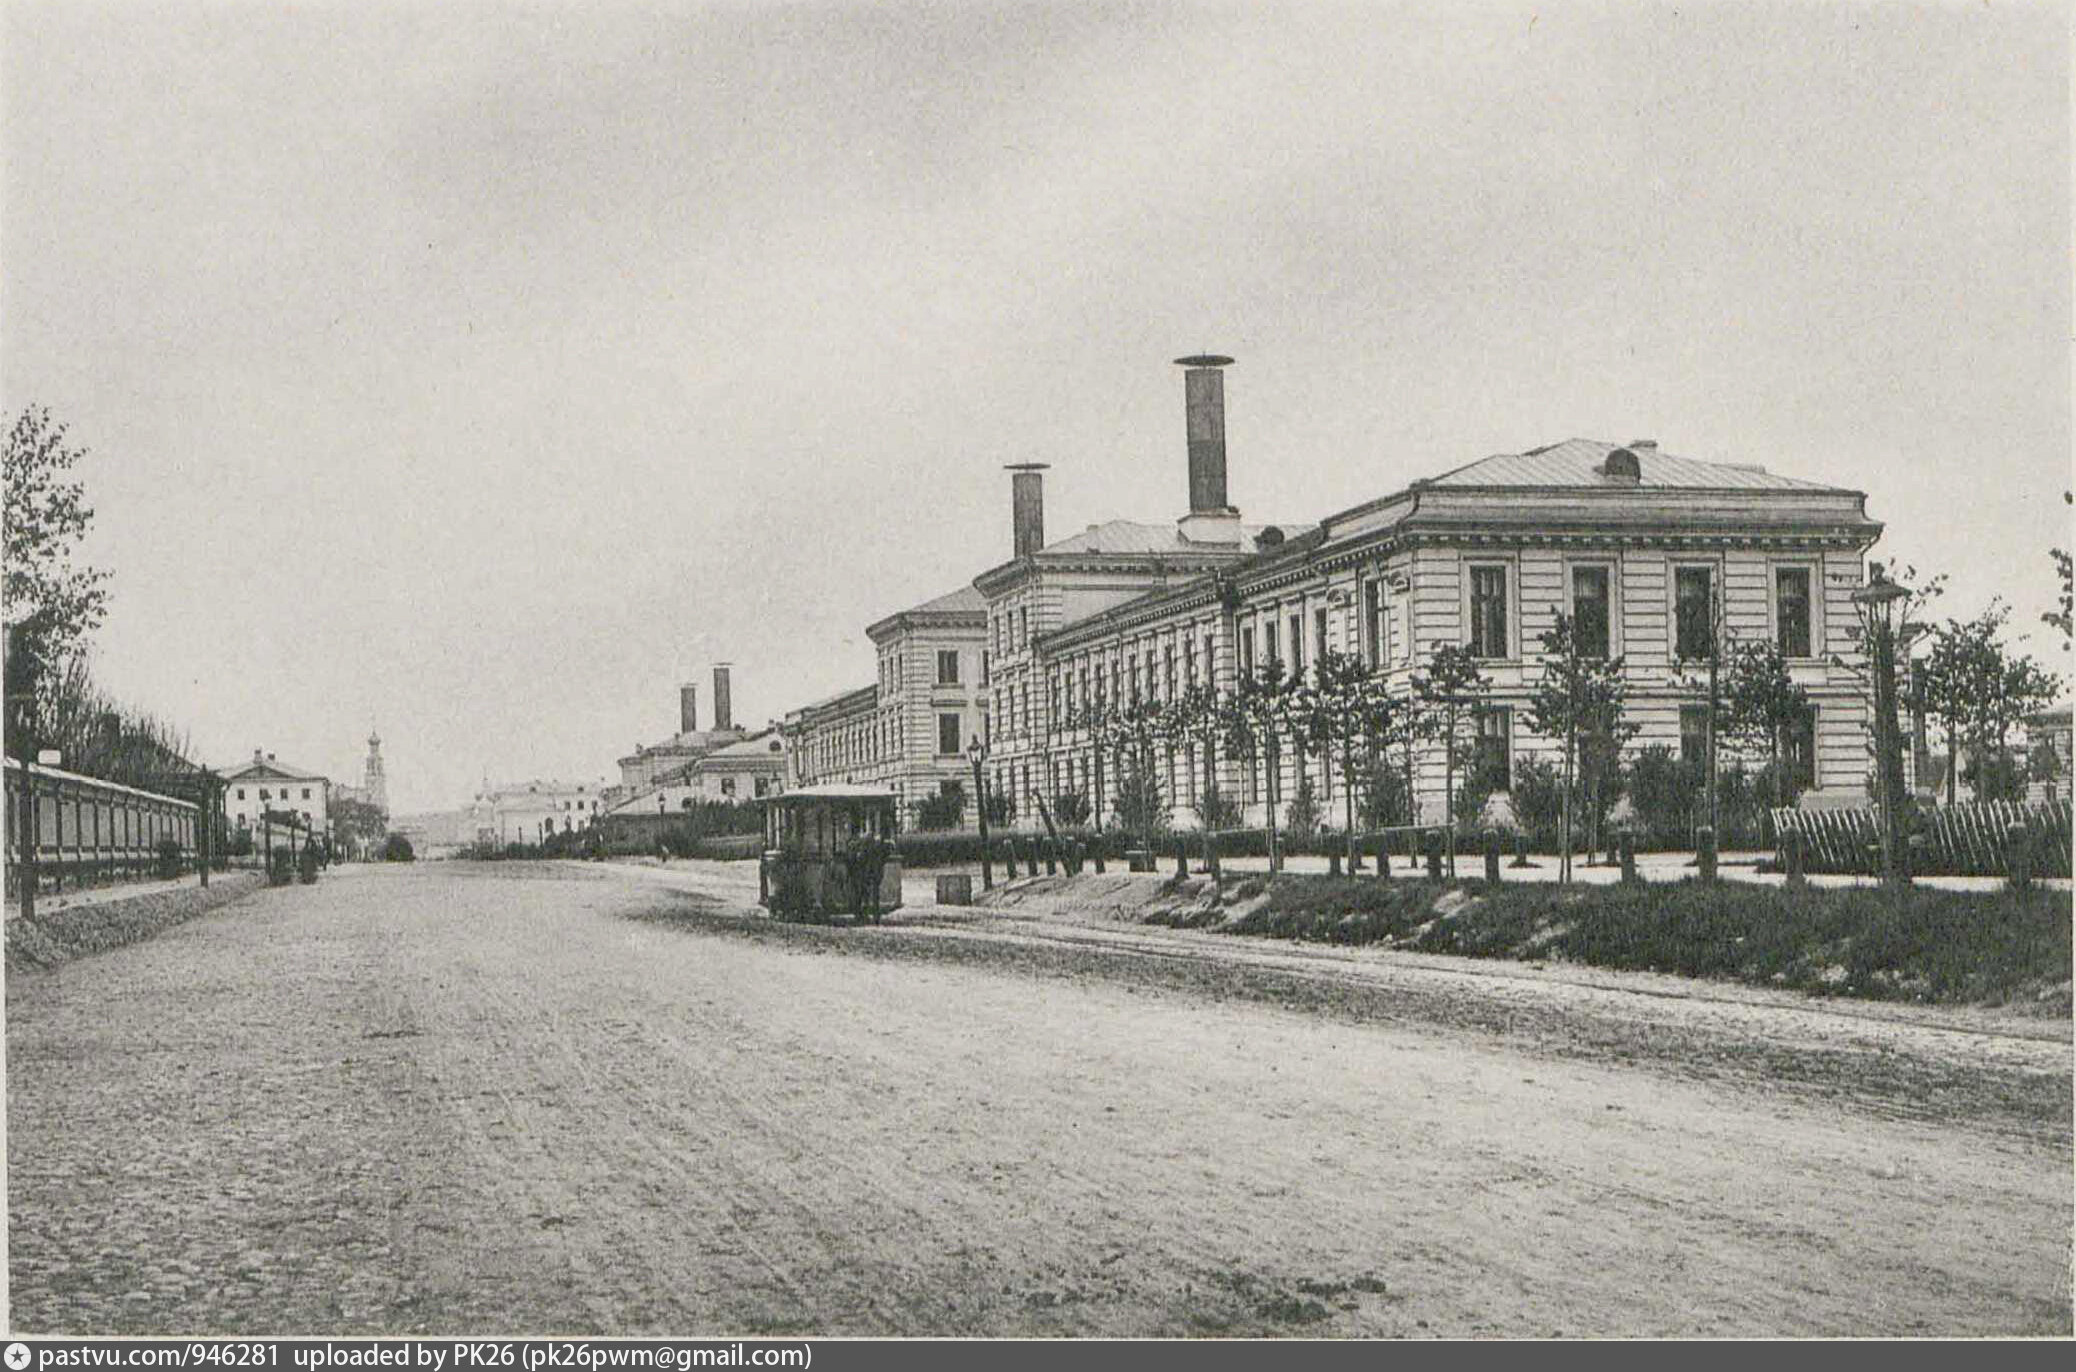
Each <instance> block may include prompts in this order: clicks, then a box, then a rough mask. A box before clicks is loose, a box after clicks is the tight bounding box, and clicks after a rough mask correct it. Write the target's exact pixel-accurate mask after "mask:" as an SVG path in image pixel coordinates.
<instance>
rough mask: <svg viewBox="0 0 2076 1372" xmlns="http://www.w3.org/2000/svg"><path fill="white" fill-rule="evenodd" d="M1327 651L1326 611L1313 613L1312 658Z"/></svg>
mask: <svg viewBox="0 0 2076 1372" xmlns="http://www.w3.org/2000/svg"><path fill="white" fill-rule="evenodd" d="M1325 651H1326V611H1325V610H1315V611H1313V612H1312V656H1314V657H1318V656H1319V655H1320V654H1322V653H1324V652H1325Z"/></svg>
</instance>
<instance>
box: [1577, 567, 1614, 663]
mask: <svg viewBox="0 0 2076 1372" xmlns="http://www.w3.org/2000/svg"><path fill="white" fill-rule="evenodd" d="M1571 622H1572V636H1573V641H1574V642H1576V643H1577V644H1578V648H1579V656H1580V657H1599V658H1604V657H1607V656H1609V655H1610V649H1609V637H1610V636H1609V632H1608V627H1609V623H1610V616H1609V613H1608V569H1607V568H1605V567H1574V568H1572V569H1571Z"/></svg>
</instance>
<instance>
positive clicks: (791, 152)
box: [0, 0, 2071, 809]
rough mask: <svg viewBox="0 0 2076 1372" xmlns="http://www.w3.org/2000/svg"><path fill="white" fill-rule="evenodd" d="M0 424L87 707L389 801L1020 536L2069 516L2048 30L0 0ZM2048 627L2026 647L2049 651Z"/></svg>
mask: <svg viewBox="0 0 2076 1372" xmlns="http://www.w3.org/2000/svg"><path fill="white" fill-rule="evenodd" d="M4 32H5V40H6V42H5V67H4V78H5V97H4V99H5V107H4V134H0V137H4V140H5V141H4V153H5V183H4V196H5V198H4V210H0V273H4V278H0V287H4V296H0V399H4V401H5V403H6V406H7V408H8V410H9V411H10V412H11V411H14V410H18V409H19V408H20V407H21V406H23V405H24V404H28V403H32V402H33V403H38V404H44V405H48V406H49V407H50V408H51V409H52V411H53V412H54V413H55V415H56V416H57V417H59V418H60V419H62V420H64V421H66V422H67V423H69V424H70V426H71V430H72V436H73V438H74V439H75V440H77V441H78V442H81V443H83V444H85V445H86V446H87V447H88V448H90V449H91V450H92V457H91V459H90V460H89V462H88V464H87V465H86V468H85V472H84V474H85V477H86V480H87V481H88V483H89V487H90V490H91V493H92V497H93V501H94V504H95V506H96V507H97V517H96V524H95V530H94V535H93V539H92V542H91V545H90V549H91V554H92V557H93V558H94V560H96V561H97V562H98V563H100V564H101V565H103V566H106V567H108V568H110V569H111V570H112V571H113V572H114V574H115V582H114V601H113V605H112V609H111V613H110V615H109V618H108V622H107V625H106V627H105V628H104V629H103V631H102V633H101V635H100V638H99V644H100V648H99V664H100V670H101V673H102V676H103V677H104V679H105V680H106V682H107V684H109V685H110V686H111V687H112V688H114V689H115V690H116V691H118V692H119V693H121V694H122V695H123V696H125V697H126V698H128V699H130V700H132V701H134V702H135V703H137V704H140V705H143V706H146V707H148V708H150V709H152V710H155V711H158V712H160V713H163V714H165V715H168V716H170V717H172V718H173V719H175V720H177V721H179V722H181V723H184V724H185V725H186V726H187V727H188V728H189V729H190V731H191V732H192V735H193V738H194V740H195V743H196V744H197V746H198V750H199V751H200V753H201V754H202V755H203V756H204V757H205V758H206V759H207V760H209V761H212V762H222V761H228V760H233V759H235V758H237V757H238V756H240V755H242V754H246V753H249V752H250V750H251V749H252V748H254V747H266V748H269V749H272V750H274V751H276V752H278V753H279V754H280V756H281V757H282V758H283V759H284V760H293V761H295V762H298V763H301V764H302V765H305V766H308V767H311V768H314V769H317V770H321V771H325V772H327V773H328V774H330V775H331V776H332V777H334V778H335V779H344V780H354V779H357V777H358V771H359V765H360V757H361V754H362V752H363V746H362V743H361V740H362V738H363V737H364V735H365V734H366V732H367V727H368V724H369V721H370V719H371V718H373V719H376V720H378V721H379V723H380V726H381V731H382V734H383V737H384V739H385V748H384V752H385V754H386V756H387V758H388V763H389V774H390V779H391V795H392V800H393V802H394V803H395V804H396V805H397V806H398V807H399V808H401V809H418V808H430V807H434V806H444V805H449V804H454V803H457V802H459V801H463V800H465V799H466V798H467V796H468V795H469V793H470V791H471V789H472V787H473V785H474V783H475V781H476V779H477V778H478V777H479V776H480V775H481V774H483V773H484V772H486V771H488V772H490V773H491V774H493V775H494V776H496V777H500V778H507V777H510V778H518V777H526V776H532V775H541V776H548V775H557V776H563V777H571V778H575V777H598V776H612V777H615V778H616V776H617V773H616V772H615V769H614V765H613V762H614V759H615V758H616V757H618V756H619V755H620V754H622V753H624V752H626V751H628V750H629V748H630V747H631V746H632V745H633V744H634V743H635V742H636V741H637V740H638V739H640V740H654V739H656V738H659V737H661V736H663V735H664V734H667V733H668V732H670V731H671V730H672V729H674V728H675V724H676V686H677V683H678V682H679V680H681V679H696V680H698V681H699V682H700V687H701V691H700V695H701V708H702V712H704V711H706V710H708V709H710V705H711V698H712V690H711V684H710V679H709V675H708V668H709V665H710V664H711V663H712V662H714V661H715V660H717V659H721V658H727V659H730V660H732V661H733V662H734V663H735V697H736V710H737V716H738V718H739V719H742V720H747V721H749V722H752V723H758V722H762V721H764V720H765V719H767V718H773V717H776V716H778V715H779V714H781V713H783V712H784V711H785V710H786V709H788V708H790V707H792V706H794V705H797V704H800V703H802V702H804V701H806V700H809V699H812V698H815V697H817V696H821V695H824V694H827V693H829V692H831V691H835V690H838V689H842V688H844V687H847V686H850V685H853V684H863V683H865V682H869V681H870V680H871V679H872V671H873V668H872V657H871V647H870V644H869V642H868V641H867V640H866V638H865V635H864V632H863V630H864V626H865V625H866V624H867V623H869V622H870V621H871V620H873V619H875V618H877V617H879V616H881V615H883V614H886V613H888V612H890V611H893V610H896V609H899V608H902V607H904V606H906V605H909V604H912V603H915V602H917V601H920V600H923V599H926V598H929V597H932V596H935V595H939V594H942V593H943V592H945V591H948V590H951V589H952V588H954V587H957V586H959V585H962V584H964V583H966V582H968V581H969V580H970V579H971V578H972V577H973V576H974V575H975V574H976V573H977V572H979V571H981V570H982V569H984V568H985V567H988V566H991V565H993V564H995V563H997V562H1000V561H1002V560H1004V559H1005V558H1006V557H1007V555H1008V552H1009V542H1010V530H1009V489H1008V478H1007V476H1006V475H1005V474H1004V473H1003V472H1002V471H1001V470H1000V468H1001V465H1002V464H1003V463H1006V462H1020V461H1033V460H1037V461H1045V462H1050V463H1051V464H1052V471H1051V472H1050V473H1049V474H1048V484H1047V490H1046V498H1047V511H1046V518H1047V529H1048V531H1049V533H1050V534H1051V536H1053V537H1059V536H1061V535H1063V534H1065V533H1068V532H1072V531H1073V530H1075V529H1078V528H1080V527H1081V526H1082V525H1084V524H1086V523H1090V522H1093V521H1096V520H1101V519H1109V518H1117V517H1127V518H1137V519H1148V520H1160V519H1170V518H1173V517H1175V516H1176V515H1178V514H1180V513H1181V512H1182V511H1183V509H1184V508H1185V506H1186V485H1185V466H1184V455H1185V450H1184V442H1183V428H1182V383H1181V377H1180V375H1179V373H1178V371H1177V369H1176V368H1175V367H1174V366H1173V365H1171V359H1173V358H1174V357H1176V356H1178V355H1181V354H1183V353H1190V352H1197V351H1202V350H1216V351H1222V352H1228V353H1232V354H1234V355H1235V356H1237V357H1238V359H1239V362H1238V365H1236V366H1235V367H1234V368H1233V369H1232V370H1231V372H1230V373H1229V374H1228V377H1227V397H1228V407H1229V433H1230V441H1231V489H1232V496H1233V499H1234V501H1235V502H1236V503H1237V504H1239V505H1240V506H1241V508H1242V509H1243V510H1244V511H1245V512H1246V513H1247V514H1248V515H1249V516H1250V517H1258V518H1263V519H1268V520H1286V521H1291V522H1299V521H1311V520H1316V519H1318V518H1319V517H1320V516H1322V515H1323V514H1326V513H1328V512H1330V511H1332V510H1334V509H1337V508H1341V507H1343V506H1346V505H1349V504H1353V503H1356V502H1358V501H1361V500H1364V499H1367V498H1370V497H1372V496H1376V495H1379V494H1383V493H1385V492H1387V491H1390V490H1395V489H1397V488H1398V487H1400V486H1402V485H1403V484H1404V483H1405V482H1407V481H1408V480H1410V479H1413V478H1415V477H1419V476H1422V475H1427V474H1431V473H1434V472H1437V471H1440V470H1443V469H1446V468H1448V467H1453V466H1456V465H1459V464H1461V463H1463V462H1466V461H1470V460H1472V459H1475V458H1478V457H1482V456H1485V455H1487V454H1490V453H1493V452H1499V451H1518V450H1520V449H1522V448H1526V447H1531V446H1535V445H1538V444H1543V443H1549V442H1554V441H1556V440H1559V439H1563V438H1566V437H1572V436H1581V437H1591V438H1601V439H1609V440H1618V441H1619V440H1628V439H1633V438H1646V437H1648V438H1655V439H1657V440H1658V441H1659V442H1660V444H1661V445H1662V446H1664V447H1665V448H1666V449H1668V450H1669V451H1672V452H1675V453H1680V454H1683V455H1687V456H1693V457H1700V458H1707V459H1719V460H1728V461H1739V462H1760V463H1764V464H1766V465H1768V466H1769V467H1772V468H1773V469H1775V470H1777V471H1784V472H1788V473H1791V474H1794V475H1797V476H1803V477H1809V478H1813V479H1817V480H1821V481H1827V482H1834V483H1839V484H1843V485H1848V486H1852V487H1855V488H1859V489H1863V490H1865V491H1867V492H1868V494H1869V501H1868V506H1869V510H1870V511H1871V513H1872V514H1873V515H1874V516H1875V517H1876V518H1878V519H1881V520H1884V521H1886V522H1887V524H1888V533H1887V536H1886V538H1885V539H1884V542H1883V544H1882V551H1884V552H1887V553H1892V554H1895V555H1899V556H1902V557H1904V558H1905V559H1907V560H1910V561H1914V562H1916V563H1918V564H1919V565H1929V566H1933V567H1937V568H1941V569H1945V570H1947V571H1949V572H1950V573H1951V574H1952V578H1953V589H1952V591H1951V593H1950V594H1949V597H1948V605H1949V607H1950V608H1951V609H1952V610H1954V611H1956V612H1967V611H1972V610H1974V609H1975V608H1977V607H1979V606H1980V605H1981V604H1982V603H1983V602H1984V601H1986V600H1987V599H1988V598H1989V597H1990V596H1991V595H1992V594H1995V593H1998V592H2002V593H2003V594H2005V595H2006V596H2007V597H2008V598H2010V599H2012V600H2014V601H2016V602H2017V603H2018V605H2019V607H2020V615H2021V616H2022V617H2023V619H2025V620H2026V621H2027V622H2028V623H2030V622H2031V621H2033V620H2034V619H2035V618H2036V617H2037V615H2038V613H2039V612H2040V610H2042V609H2044V608H2047V607H2048V605H2049V603H2050V597H2051V593H2052V576H2051V568H2050V564H2049V562H2048V560H2047V555H2046V554H2047V549H2048V548H2049V547H2050V546H2051V545H2053V544H2055V543H2057V542H2060V541H2064V540H2065V539H2066V528H2067V512H2066V510H2065V507H2064V506H2063V505H2062V503H2061V500H2060V494H2061V491H2062V490H2063V488H2064V487H2065V486H2066V485H2067V484H2068V483H2069V465H2070V425H2069V402H2070V391H2069V382H2070V371H2069V357H2068V351H2067V349H2068V345H2069V341H2070V336H2071V329H2070V296H2069V282H2070V258H2069V248H2070V244H2069V181H2068V177H2069V151H2070V149H2069V136H2068V130H2069V71H2068V56H2067V50H2068V12H2067V11H2066V9H2064V8H2061V7H2049V6H2044V5H2027V4H2015V3H2010V2H2009V0H2000V2H1999V3H1997V4H1995V5H1987V4H1981V3H1969V4H1965V5H1953V6H1949V7H1931V8H1918V7H1911V6H1905V5H1887V4H1885V5H1879V6H1875V5H1856V4H1854V5H1848V4H1826V5H1796V6H1783V7H1772V8H1767V7H1760V6H1756V5H1735V6H1729V5H1707V4H1692V3H1689V4H1683V5H1680V6H1678V7H1674V6H1671V5H1662V4H1660V5H1653V4H1642V5H1638V4H1631V5H1621V6H1608V7H1599V6H1582V5H1569V4H1563V3H1547V2H1545V3H1541V4H1538V5H1536V6H1534V7H1533V8H1532V9H1531V8H1526V7H1524V8H1520V9H1513V8H1502V7H1500V6H1496V5H1471V6H1466V5H1463V4H1460V3H1459V4H1447V5H1441V6H1437V7H1432V8H1428V7H1420V6H1405V7H1387V6H1383V5H1349V6H1332V7H1328V6H1317V5H1304V6H1277V7H1270V6H1263V5H1246V6H1241V5H1232V6H1203V5H1162V4H1139V5H1123V6H1116V7H1111V8H1108V9H1103V8H1097V7H1091V6H1088V5H1083V4H1076V5H1072V6H1068V5H1059V6H1033V7H1016V8H998V7H992V6H989V7H984V6H981V5H977V4H935V5H902V6H880V5H870V6H868V5H854V6H837V5H824V4H808V5H799V6H794V7H789V8H783V9H776V10H774V9H770V8H768V7H758V8H754V9H753V8H750V7H748V6H737V5H721V6H667V5H620V6H609V5H602V4H585V5H581V6H579V5H574V4H571V5H567V6H542V7H531V8H516V7H501V6H493V5H488V4H460V5H433V4H430V3H427V4H410V5H392V6H367V5H359V4H355V5H345V4H339V5H333V6H327V5H318V4H306V5H298V6H295V7H288V6H282V5H278V4H266V5H261V4H230V5H214V6H201V5H191V4H190V5H180V6H172V5H166V6H152V5H143V4H116V5H111V6H98V7H97V6H93V5H89V4H82V3H77V2H76V0H73V2H69V3H66V4H64V5H29V4H10V5H8V6H7V7H6V10H5V31H4ZM2046 632H2047V631H2045V630H2044V629H2043V630H2042V631H2041V632H2040V633H2039V634H2036V636H2035V639H2034V644H2033V646H2034V647H2035V649H2036V650H2037V651H2039V652H2040V653H2041V654H2042V655H2043V656H2049V655H2051V656H2052V657H2053V658H2054V659H2055V660H2056V664H2057V665H2060V662H2061V661H2062V660H2063V659H2062V655H2061V653H2060V650H2059V646H2058V645H2057V644H2053V643H2050V642H2049V641H2048V640H2047V638H2046V636H2045V635H2046Z"/></svg>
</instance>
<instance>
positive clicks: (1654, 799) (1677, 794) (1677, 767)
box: [1624, 743, 1702, 848]
mask: <svg viewBox="0 0 2076 1372" xmlns="http://www.w3.org/2000/svg"><path fill="white" fill-rule="evenodd" d="M1624 785H1625V786H1626V787H1627V788H1628V791H1629V799H1630V802H1631V803H1632V804H1634V805H1635V806H1636V813H1637V818H1638V819H1640V820H1641V821H1642V822H1643V824H1644V827H1645V828H1646V830H1647V831H1648V833H1649V836H1650V841H1651V846H1652V847H1654V848H1665V847H1676V846H1680V845H1684V844H1685V843H1686V842H1687V840H1688V837H1689V835H1691V834H1692V833H1693V830H1694V825H1695V823H1696V816H1695V811H1696V810H1697V809H1698V808H1699V806H1700V803H1701V798H1702V769H1701V768H1700V767H1697V766H1694V765H1692V764H1690V763H1687V762H1684V761H1682V760H1681V758H1680V756H1679V754H1677V753H1675V752H1673V751H1672V749H1670V748H1668V747H1666V746H1665V745H1664V744H1662V743H1654V744H1651V745H1650V746H1649V747H1647V748H1644V749H1642V750H1641V751H1640V752H1638V753H1637V755H1636V756H1635V757H1634V758H1631V759H1630V762H1629V767H1628V776H1627V777H1626V778H1625V780H1624Z"/></svg>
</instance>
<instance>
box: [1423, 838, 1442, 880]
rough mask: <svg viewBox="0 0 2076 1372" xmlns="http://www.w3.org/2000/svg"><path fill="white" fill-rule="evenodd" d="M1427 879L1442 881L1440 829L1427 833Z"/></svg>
mask: <svg viewBox="0 0 2076 1372" xmlns="http://www.w3.org/2000/svg"><path fill="white" fill-rule="evenodd" d="M1427 879H1428V880H1429V881H1440V880H1441V879H1442V831H1441V830H1439V829H1429V830H1428V831H1427Z"/></svg>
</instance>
